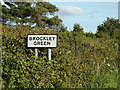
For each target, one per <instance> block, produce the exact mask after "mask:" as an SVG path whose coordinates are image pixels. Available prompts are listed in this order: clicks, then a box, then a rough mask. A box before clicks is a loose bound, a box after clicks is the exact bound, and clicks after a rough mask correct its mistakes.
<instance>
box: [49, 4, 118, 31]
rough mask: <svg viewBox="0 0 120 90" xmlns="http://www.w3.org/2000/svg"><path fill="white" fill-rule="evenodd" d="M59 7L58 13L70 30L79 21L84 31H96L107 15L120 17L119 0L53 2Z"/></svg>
mask: <svg viewBox="0 0 120 90" xmlns="http://www.w3.org/2000/svg"><path fill="white" fill-rule="evenodd" d="M51 3H52V4H54V5H56V6H57V7H58V8H59V12H57V13H56V15H58V16H59V17H60V18H61V19H62V20H63V24H64V25H65V26H66V27H68V29H69V30H73V26H74V24H76V23H78V24H80V26H81V27H83V28H84V32H92V33H96V30H97V26H98V25H100V24H102V23H103V22H104V21H105V20H106V19H107V17H110V18H115V19H118V2H51Z"/></svg>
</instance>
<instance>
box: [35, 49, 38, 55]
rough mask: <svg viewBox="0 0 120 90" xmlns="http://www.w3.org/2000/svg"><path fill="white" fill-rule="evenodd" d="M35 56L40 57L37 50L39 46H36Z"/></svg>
mask: <svg viewBox="0 0 120 90" xmlns="http://www.w3.org/2000/svg"><path fill="white" fill-rule="evenodd" d="M35 56H36V57H38V51H37V48H35Z"/></svg>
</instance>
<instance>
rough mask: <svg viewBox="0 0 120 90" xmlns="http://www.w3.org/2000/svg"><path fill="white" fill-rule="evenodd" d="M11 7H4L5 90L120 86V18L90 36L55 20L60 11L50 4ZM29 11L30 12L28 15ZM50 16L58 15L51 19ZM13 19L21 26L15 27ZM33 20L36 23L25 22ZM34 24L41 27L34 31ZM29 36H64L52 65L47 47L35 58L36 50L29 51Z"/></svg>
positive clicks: (78, 26)
mask: <svg viewBox="0 0 120 90" xmlns="http://www.w3.org/2000/svg"><path fill="white" fill-rule="evenodd" d="M6 4H7V5H9V6H10V7H11V9H7V8H6V7H5V6H2V7H3V11H2V16H3V24H4V25H3V26H2V67H3V69H2V88H3V89H8V88H118V87H119V84H118V83H119V76H118V74H119V73H118V71H119V68H118V66H119V60H120V53H119V52H120V48H119V46H120V41H119V40H120V27H119V26H120V23H119V20H116V19H113V18H111V19H110V18H107V20H106V21H105V22H103V24H102V25H99V26H98V29H97V32H96V34H93V33H90V32H89V33H84V29H83V28H82V27H81V26H80V25H79V24H74V27H73V31H68V30H67V27H65V26H64V25H63V24H62V20H60V19H59V17H58V16H54V13H55V12H56V11H58V9H57V7H55V6H54V5H52V4H50V3H47V2H39V3H36V6H35V7H31V5H32V3H27V2H23V3H22V4H21V3H19V2H16V3H15V4H16V5H18V7H19V8H18V7H15V6H14V4H11V3H9V2H6ZM23 4H24V6H23ZM34 4H35V3H34ZM39 6H41V7H42V8H41V7H39ZM21 8H23V9H21ZM20 9H21V10H22V12H23V13H22V16H21V13H20V12H19V10H20ZM26 9H27V10H28V11H29V13H28V12H25V11H26ZM12 10H13V11H12ZM37 10H40V11H39V12H37ZM15 11H16V12H15ZM32 11H34V13H33V14H34V15H33V14H32V13H31V12H32ZM44 11H45V12H44ZM35 12H36V13H35ZM24 13H25V14H24ZM48 13H49V14H51V15H53V16H54V17H53V18H49V17H47V14H48ZM12 14H16V17H15V16H14V15H12ZM23 14H24V15H23ZM9 16H10V17H9ZM28 16H31V17H30V19H29V18H27V17H28ZM38 17H41V18H38ZM20 18H21V19H20ZM7 21H10V23H11V22H16V24H17V25H9V23H6V22H7ZM29 21H31V22H29ZM27 22H29V23H30V24H29V25H26V24H24V23H27ZM33 23H36V26H34V27H33V28H32V27H31V25H32V24H33ZM28 34H57V35H58V40H57V41H58V46H57V48H52V60H51V61H50V63H49V62H48V58H47V48H38V49H37V50H38V52H39V56H38V57H35V51H34V48H27V47H26V46H27V45H26V40H27V35H28Z"/></svg>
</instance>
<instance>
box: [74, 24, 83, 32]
mask: <svg viewBox="0 0 120 90" xmlns="http://www.w3.org/2000/svg"><path fill="white" fill-rule="evenodd" d="M73 32H83V28H82V27H81V26H80V24H74V26H73Z"/></svg>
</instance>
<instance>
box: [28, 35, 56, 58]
mask: <svg viewBox="0 0 120 90" xmlns="http://www.w3.org/2000/svg"><path fill="white" fill-rule="evenodd" d="M27 47H30V48H35V53H36V54H35V55H36V56H37V55H38V52H37V49H36V48H48V58H49V60H51V49H50V48H53V47H57V35H54V34H52V35H50V34H49V35H43V34H30V35H28V36H27Z"/></svg>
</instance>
